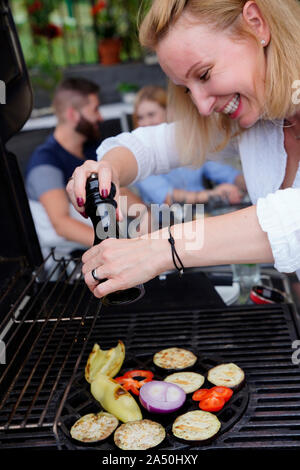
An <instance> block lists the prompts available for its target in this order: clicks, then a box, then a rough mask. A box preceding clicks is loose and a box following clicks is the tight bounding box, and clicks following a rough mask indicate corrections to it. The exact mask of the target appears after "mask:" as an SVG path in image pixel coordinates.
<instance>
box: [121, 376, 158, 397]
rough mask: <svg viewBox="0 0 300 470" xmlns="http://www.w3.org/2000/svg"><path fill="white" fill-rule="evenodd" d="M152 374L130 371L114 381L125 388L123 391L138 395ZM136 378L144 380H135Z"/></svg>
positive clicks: (151, 377)
mask: <svg viewBox="0 0 300 470" xmlns="http://www.w3.org/2000/svg"><path fill="white" fill-rule="evenodd" d="M153 375H154V374H153V372H151V371H150V370H130V371H128V372H126V373H125V374H124V375H123V376H122V377H116V378H115V380H116V381H117V382H118V383H119V384H120V385H122V386H123V388H125V390H127V391H130V392H132V393H134V394H135V395H139V393H140V392H139V389H140V388H141V387H142V386H143V385H145V383H147V382H150V381H151V380H152V379H153ZM134 377H135V378H134ZM137 377H142V378H143V379H144V380H137V379H136V378H137Z"/></svg>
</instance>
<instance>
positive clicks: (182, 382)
mask: <svg viewBox="0 0 300 470" xmlns="http://www.w3.org/2000/svg"><path fill="white" fill-rule="evenodd" d="M164 380H165V382H170V383H173V384H175V385H178V387H181V388H182V390H183V391H184V392H185V393H192V392H194V391H195V390H197V389H198V388H200V387H201V386H202V385H203V384H204V380H205V378H204V377H203V375H201V374H197V373H196V372H175V374H171V375H168V377H166V378H165V379H164Z"/></svg>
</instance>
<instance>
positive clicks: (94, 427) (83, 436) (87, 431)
mask: <svg viewBox="0 0 300 470" xmlns="http://www.w3.org/2000/svg"><path fill="white" fill-rule="evenodd" d="M118 424H119V421H118V420H117V418H116V417H115V416H113V415H111V414H110V413H106V412H105V411H101V412H100V413H97V414H95V413H90V414H87V415H85V416H82V417H81V418H80V419H78V420H77V421H76V423H75V424H73V426H72V428H71V430H70V433H71V436H72V437H73V439H76V440H77V441H81V442H97V441H102V440H103V439H106V438H107V437H108V436H110V434H112V433H113V432H114V430H115V429H116V427H117V426H118Z"/></svg>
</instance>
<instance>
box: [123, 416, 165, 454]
mask: <svg viewBox="0 0 300 470" xmlns="http://www.w3.org/2000/svg"><path fill="white" fill-rule="evenodd" d="M165 437H166V431H165V429H164V427H163V426H162V425H161V424H159V423H156V422H155V421H151V420H150V419H143V420H141V421H130V422H128V423H125V424H122V425H121V426H120V427H119V428H118V429H117V430H116V431H115V434H114V441H115V444H116V446H118V447H119V448H120V449H123V450H146V449H150V448H151V447H156V446H157V445H158V444H160V443H161V442H162V441H163V440H164V438H165Z"/></svg>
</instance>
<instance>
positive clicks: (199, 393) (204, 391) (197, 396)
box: [192, 388, 210, 401]
mask: <svg viewBox="0 0 300 470" xmlns="http://www.w3.org/2000/svg"><path fill="white" fill-rule="evenodd" d="M209 395H210V389H208V388H201V389H200V390H196V392H194V393H193V395H192V400H195V401H201V400H203V399H204V398H206V397H208V396H209Z"/></svg>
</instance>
